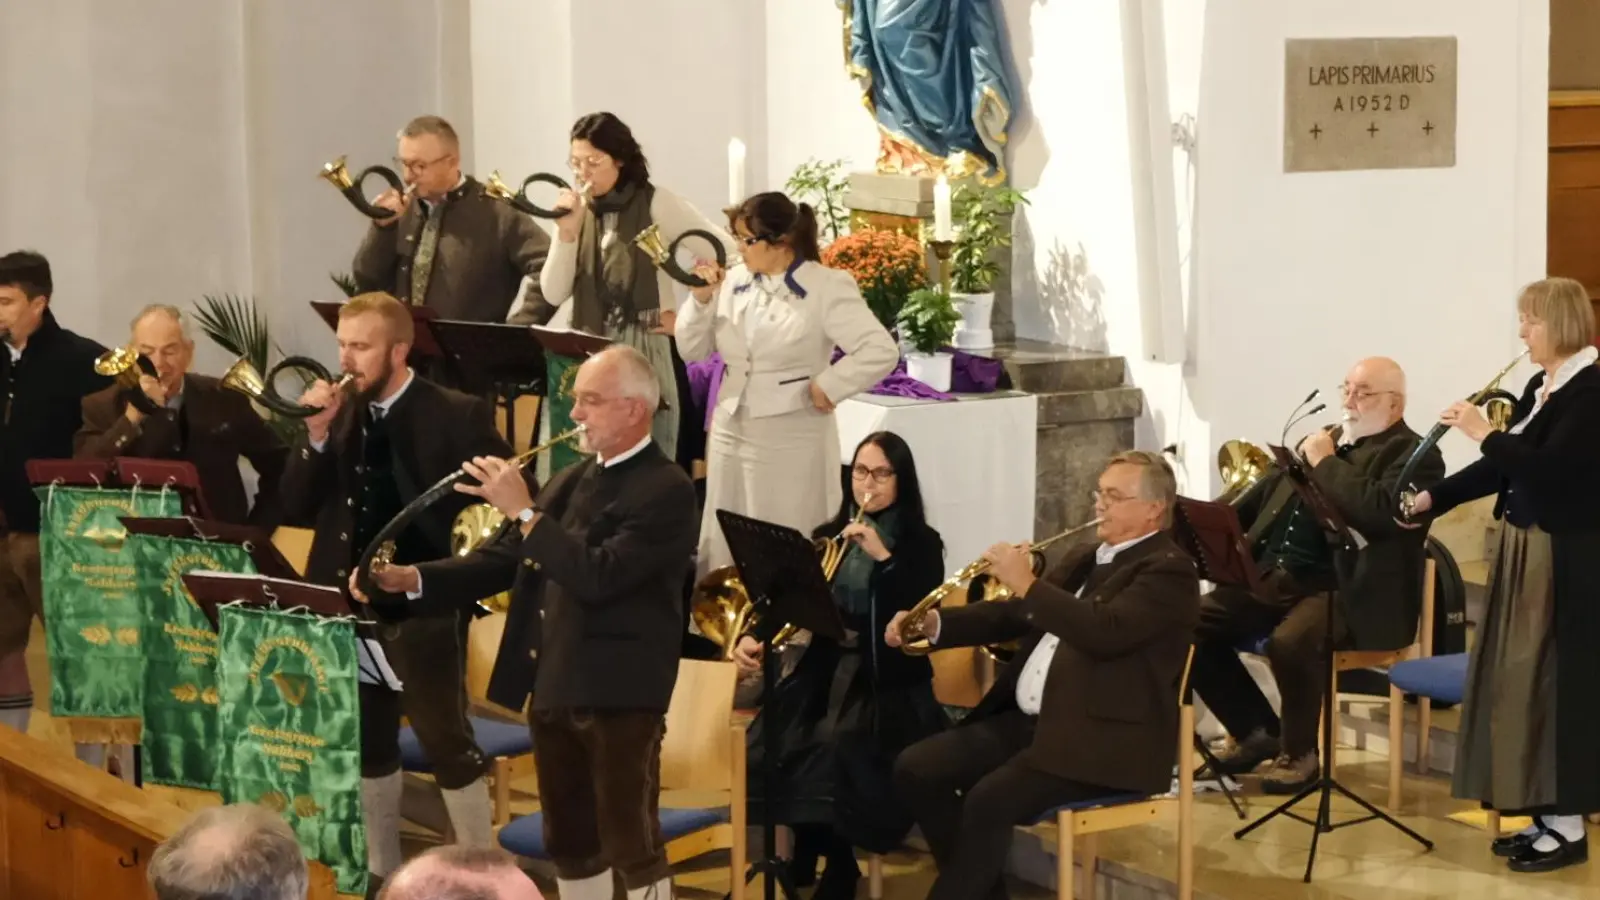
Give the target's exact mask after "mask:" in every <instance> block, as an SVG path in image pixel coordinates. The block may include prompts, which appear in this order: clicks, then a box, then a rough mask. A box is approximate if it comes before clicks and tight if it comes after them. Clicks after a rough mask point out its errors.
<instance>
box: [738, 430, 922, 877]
mask: <svg viewBox="0 0 1600 900" xmlns="http://www.w3.org/2000/svg"><path fill="white" fill-rule="evenodd" d="M845 478H846V482H847V483H846V485H845V487H846V490H845V492H844V501H843V502H842V503H841V504H840V505H839V509H838V512H836V513H835V514H834V516H833V518H832V519H830V520H828V521H827V522H826V523H824V524H822V525H820V526H818V527H817V528H816V531H815V535H816V536H817V537H829V538H831V537H834V536H835V535H840V534H841V533H842V535H843V537H844V539H845V540H846V541H847V542H848V548H847V550H846V553H845V556H844V558H843V560H841V562H840V563H839V571H838V573H837V574H836V575H835V576H834V580H833V585H832V586H833V602H834V604H835V605H836V606H838V608H839V614H840V617H841V618H842V619H843V620H844V626H845V639H844V640H843V641H842V642H835V641H832V640H828V639H826V638H822V637H817V636H813V637H812V639H811V643H810V645H809V646H807V647H806V648H805V651H804V653H803V655H802V656H801V657H800V659H799V662H798V663H797V664H796V665H795V668H794V671H793V672H792V673H791V674H790V675H789V676H788V677H787V678H784V679H783V680H782V681H780V682H779V684H778V688H777V690H776V691H769V692H767V694H766V696H767V698H768V699H767V700H766V702H765V703H764V704H763V706H762V710H761V712H760V713H758V714H757V715H756V718H755V721H754V722H753V723H752V725H751V728H750V735H749V763H748V766H749V772H750V783H749V797H750V815H751V817H752V819H753V820H755V821H764V820H763V817H764V816H766V815H768V814H769V812H770V814H771V815H773V816H774V817H775V819H776V821H777V822H778V823H780V824H784V825H788V826H790V827H791V828H792V829H793V830H794V833H795V844H794V856H793V859H792V860H791V862H790V872H789V874H790V876H791V877H792V878H793V879H794V882H795V884H796V886H797V887H798V886H805V885H807V884H810V883H811V882H812V881H813V880H815V879H816V874H817V862H818V860H819V859H825V860H826V861H827V862H826V866H825V868H824V869H823V873H822V881H821V883H820V884H818V886H817V891H816V893H815V894H813V895H812V896H813V898H815V900H832V898H847V897H854V896H855V886H856V880H857V879H858V878H860V875H861V873H860V869H859V867H858V866H857V864H856V859H855V850H854V848H856V847H861V848H863V849H865V850H867V851H869V852H872V853H888V852H890V851H892V850H894V849H895V848H896V847H898V846H899V845H900V843H901V842H902V841H903V840H905V837H906V833H907V832H909V831H910V830H911V822H912V820H911V813H910V812H909V811H908V810H906V809H905V808H904V807H903V806H902V805H901V804H900V802H899V801H898V800H897V799H896V797H895V794H894V787H893V780H892V778H891V774H892V771H893V767H894V760H895V757H896V756H898V755H899V754H900V751H901V750H903V749H905V748H906V747H908V746H910V745H911V744H914V743H916V742H917V741H919V740H921V739H923V738H925V737H929V736H931V735H933V734H934V733H936V732H938V731H940V730H942V729H943V728H944V727H945V725H946V721H945V717H944V712H943V710H941V709H940V707H939V704H938V701H937V700H935V699H934V696H933V667H932V665H930V664H929V662H928V660H927V658H926V657H917V656H907V655H906V654H904V653H901V652H900V651H898V650H891V649H890V648H889V647H888V645H887V644H885V643H884V631H885V626H886V625H887V624H888V622H889V620H890V619H892V618H893V617H894V614H895V613H897V612H899V611H901V610H907V609H910V608H911V607H912V606H914V605H916V602H917V601H918V600H920V599H921V598H922V597H923V596H925V595H926V594H927V593H928V592H929V591H931V590H933V589H934V588H935V587H936V586H938V584H939V582H940V581H942V580H943V579H944V541H943V540H942V539H941V538H940V537H939V532H937V531H935V530H933V528H931V527H929V525H928V522H927V519H926V517H925V515H924V513H923V505H922V489H921V487H920V485H919V484H918V482H917V466H916V462H915V460H913V459H912V456H911V449H910V448H909V447H907V446H906V442H905V441H904V440H903V439H901V437H900V436H899V435H897V434H894V433H893V432H889V431H880V432H876V433H874V434H869V435H867V437H866V438H865V439H864V440H862V442H861V444H860V446H858V447H857V448H856V454H855V459H854V463H853V465H852V467H851V469H850V470H849V473H848V474H847V475H846V476H845ZM860 509H865V511H866V515H865V518H864V519H863V520H862V522H861V523H860V524H851V522H852V520H853V519H854V517H855V515H856V512H857V511H858V510H860ZM734 662H736V663H737V664H738V665H739V668H740V669H741V670H742V671H744V672H746V673H752V672H755V671H758V670H759V668H760V665H761V644H760V642H759V641H757V640H756V638H754V637H749V636H747V637H745V638H743V639H741V640H740V641H739V644H738V646H737V647H736V648H735V650H734ZM769 716H771V717H773V718H771V719H770V720H771V721H775V722H777V723H779V728H780V729H781V730H780V731H779V733H778V734H777V735H776V738H777V743H778V760H777V761H778V762H779V763H780V765H781V767H782V770H783V772H784V774H785V790H786V793H785V796H784V800H783V802H782V803H781V804H777V805H775V808H773V809H771V810H770V811H769V809H768V807H767V804H766V802H765V796H764V794H763V788H764V781H763V779H762V773H763V768H762V767H763V765H764V764H766V761H765V760H763V759H762V756H761V754H762V752H763V751H764V750H765V747H764V745H763V743H762V741H763V738H762V731H763V729H764V728H765V727H766V725H767V722H768V721H769Z"/></svg>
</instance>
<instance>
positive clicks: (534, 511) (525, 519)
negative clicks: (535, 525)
mask: <svg viewBox="0 0 1600 900" xmlns="http://www.w3.org/2000/svg"><path fill="white" fill-rule="evenodd" d="M538 514H539V507H537V506H530V507H528V508H527V509H524V510H523V511H522V512H519V513H517V521H518V522H521V523H522V524H524V525H526V524H528V523H529V522H532V521H533V517H534V516H536V515H538Z"/></svg>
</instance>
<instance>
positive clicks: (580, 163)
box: [567, 156, 611, 172]
mask: <svg viewBox="0 0 1600 900" xmlns="http://www.w3.org/2000/svg"><path fill="white" fill-rule="evenodd" d="M610 161H611V157H609V156H589V157H581V158H580V157H577V156H574V157H572V158H571V159H569V160H567V168H569V169H571V170H572V171H574V172H581V171H583V170H586V169H598V168H600V167H601V166H603V165H605V164H606V163H607V162H610Z"/></svg>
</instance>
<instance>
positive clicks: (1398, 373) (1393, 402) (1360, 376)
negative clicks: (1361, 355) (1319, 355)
mask: <svg viewBox="0 0 1600 900" xmlns="http://www.w3.org/2000/svg"><path fill="white" fill-rule="evenodd" d="M1340 399H1341V401H1342V402H1341V405H1342V406H1343V409H1344V422H1345V436H1346V438H1347V439H1349V440H1355V439H1356V438H1361V437H1366V436H1368V435H1373V434H1377V433H1378V432H1380V431H1383V430H1385V429H1387V428H1388V427H1389V426H1391V425H1393V424H1394V423H1396V422H1398V421H1400V420H1401V419H1402V418H1404V417H1405V414H1406V373H1405V370H1404V369H1401V368H1400V364H1399V363H1397V362H1395V361H1394V360H1392V359H1390V358H1389V357H1387V356H1369V357H1367V358H1366V359H1363V360H1361V361H1360V362H1357V363H1356V364H1355V365H1353V366H1351V367H1350V371H1349V372H1347V373H1345V376H1344V385H1343V391H1342V394H1341V397H1340Z"/></svg>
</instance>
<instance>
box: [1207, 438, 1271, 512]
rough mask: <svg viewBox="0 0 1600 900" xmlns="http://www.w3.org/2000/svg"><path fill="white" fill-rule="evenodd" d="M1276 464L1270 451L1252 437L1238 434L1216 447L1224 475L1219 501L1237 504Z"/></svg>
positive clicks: (1220, 471)
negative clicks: (1248, 438)
mask: <svg viewBox="0 0 1600 900" xmlns="http://www.w3.org/2000/svg"><path fill="white" fill-rule="evenodd" d="M1274 465H1276V464H1275V463H1274V462H1273V461H1272V457H1271V456H1268V455H1267V451H1265V450H1263V449H1261V448H1260V447H1257V446H1256V445H1255V444H1252V443H1250V442H1249V441H1243V440H1239V439H1237V438H1235V439H1234V440H1231V441H1225V442H1223V444H1222V446H1221V447H1219V448H1217V472H1218V474H1220V475H1221V476H1222V493H1221V494H1218V495H1217V499H1216V502H1218V503H1228V504H1234V503H1238V502H1239V500H1240V498H1242V497H1244V495H1245V494H1246V493H1247V492H1249V490H1250V489H1251V488H1253V487H1255V486H1256V484H1258V483H1259V482H1260V481H1261V479H1262V478H1263V477H1265V476H1266V474H1267V472H1268V471H1270V470H1271V469H1272V467H1273V466H1274Z"/></svg>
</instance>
